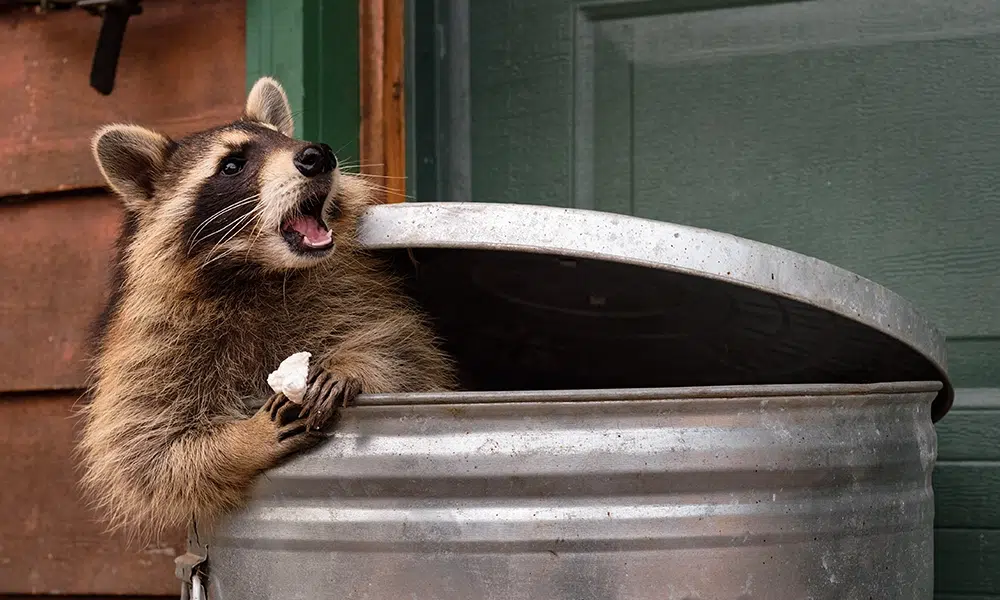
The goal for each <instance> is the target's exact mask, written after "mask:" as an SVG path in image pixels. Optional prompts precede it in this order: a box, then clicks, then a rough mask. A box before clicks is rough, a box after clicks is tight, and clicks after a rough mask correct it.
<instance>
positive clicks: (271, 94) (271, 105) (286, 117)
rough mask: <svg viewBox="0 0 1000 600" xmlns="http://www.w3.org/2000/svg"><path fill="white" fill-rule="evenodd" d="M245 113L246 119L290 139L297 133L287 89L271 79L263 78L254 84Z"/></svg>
mask: <svg viewBox="0 0 1000 600" xmlns="http://www.w3.org/2000/svg"><path fill="white" fill-rule="evenodd" d="M243 113H244V116H245V118H246V119H248V120H250V121H257V122H259V123H264V124H265V125H270V126H272V127H274V128H275V129H277V130H278V131H280V132H281V133H283V134H285V135H287V136H288V137H292V135H293V134H294V133H295V121H294V119H292V107H291V106H290V105H289V104H288V96H287V95H286V94H285V88H283V87H281V84H280V83H278V82H277V81H275V80H274V79H272V78H270V77H261V78H260V79H258V80H257V83H255V84H253V88H252V89H251V90H250V94H249V95H248V96H247V105H246V108H244V109H243Z"/></svg>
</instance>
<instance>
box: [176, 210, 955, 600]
mask: <svg viewBox="0 0 1000 600" xmlns="http://www.w3.org/2000/svg"><path fill="white" fill-rule="evenodd" d="M360 237H361V239H362V241H363V243H364V244H366V245H367V246H368V247H369V248H371V249H372V250H373V251H379V252H386V253H387V254H388V255H389V256H391V257H392V258H393V263H394V264H395V266H396V268H399V269H404V270H407V271H408V272H409V277H408V281H409V282H410V285H411V286H412V293H413V295H414V297H415V298H417V299H418V300H419V301H420V302H422V303H423V305H424V306H425V308H426V309H427V310H428V312H429V313H430V314H431V315H432V316H433V318H434V320H435V322H436V326H437V328H438V329H439V331H440V333H441V334H442V336H443V337H444V338H445V339H447V340H448V344H449V349H450V350H451V351H452V353H453V354H454V355H455V357H456V358H457V360H458V362H459V364H460V367H461V369H462V377H463V380H464V382H465V384H466V386H467V388H468V389H473V390H477V391H473V392H461V393H452V394H401V395H369V396H363V397H362V398H360V399H359V402H358V406H355V407H352V408H349V409H346V410H345V411H344V413H343V417H342V419H341V421H340V423H339V425H338V429H337V433H336V435H335V436H334V437H333V438H332V439H331V440H330V441H329V442H328V443H326V444H324V445H323V446H321V447H319V448H317V449H316V450H314V451H311V452H309V453H307V454H303V455H300V456H298V457H296V458H295V459H293V460H292V461H290V462H289V463H287V464H285V465H284V466H282V467H279V468H277V469H274V470H272V471H271V472H269V473H268V476H267V477H266V478H262V479H261V481H260V483H259V485H258V487H257V489H256V491H255V499H254V501H253V503H252V504H251V505H250V506H249V507H248V508H247V509H246V510H245V511H243V512H241V513H239V514H236V515H234V516H233V517H232V518H231V519H229V520H228V521H227V522H226V523H224V524H223V526H222V527H221V528H220V529H219V530H218V531H216V532H215V533H214V534H213V537H211V538H210V539H192V540H191V545H192V546H191V547H192V549H193V550H194V551H195V553H196V554H197V553H198V552H201V553H203V554H206V555H207V561H206V562H205V563H204V564H203V565H202V567H203V568H204V570H205V572H206V578H207V585H208V590H207V591H208V598H210V599H211V600H217V599H218V600H223V599H234V598H239V599H241V600H254V599H279V598H280V599H282V600H297V599H302V600H305V599H309V600H314V599H325V598H330V599H337V600H348V599H372V600H374V599H392V600H396V599H403V598H416V599H435V600H437V599H441V600H444V599H449V600H450V599H455V600H459V599H461V600H472V599H490V600H492V599H496V600H501V599H502V600H511V599H519V598H526V599H552V600H583V599H590V598H593V599H602V600H604V599H607V600H612V599H614V600H619V599H621V600H624V599H632V600H652V599H656V600H667V599H672V600H682V599H683V600H694V599H698V600H709V599H711V600H736V599H743V600H750V599H753V600H763V599H776V600H778V599H780V600H799V599H807V598H809V599H813V600H826V599H829V600H849V599H868V598H873V599H878V600H924V599H926V600H931V598H932V596H933V518H934V504H933V493H932V490H931V470H932V468H933V464H934V459H935V456H936V451H937V445H936V437H935V432H934V427H933V424H932V421H936V420H937V419H940V418H941V417H942V416H943V415H944V414H945V413H946V412H947V410H948V408H949V407H950V405H951V402H952V398H953V390H952V388H951V385H950V383H949V381H948V378H947V375H946V372H945V356H944V342H943V339H942V338H941V336H940V335H939V334H938V333H937V332H936V331H935V330H934V329H933V328H932V327H931V326H930V324H929V323H927V322H926V321H925V320H924V319H923V318H921V317H920V316H919V315H918V314H917V313H916V312H915V311H914V310H913V308H912V307H911V306H910V305H909V304H908V303H907V302H906V301H904V300H903V299H902V298H900V297H898V296H896V295H895V294H893V293H892V292H890V291H888V290H886V289H884V288H882V287H880V286H878V285H876V284H874V283H872V282H870V281H867V280H865V279H862V278H860V277H858V276H856V275H854V274H851V273H848V272H845V271H843V270H841V269H838V268H836V267H833V266H831V265H829V264H827V263H824V262H822V261H819V260H815V259H812V258H808V257H805V256H801V255H798V254H795V253H792V252H788V251H786V250H782V249H779V248H775V247H772V246H768V245H765V244H760V243H756V242H751V241H748V240H744V239H740V238H737V237H733V236H730V235H725V234H720V233H716V232H712V231H706V230H701V229H694V228H690V227H683V226H678V225H672V224H668V223H662V222H657V221H649V220H644V219H637V218H632V217H625V216H618V215H610V214H604V213H597V212H589V211H579V210H570V209H557V208H547V207H534V206H509V205H489V204H451V203H449V204H404V205H397V206H384V207H377V208H374V209H372V210H371V211H370V212H369V213H368V215H367V216H366V218H365V220H364V221H363V224H362V228H361V232H360ZM411 251H412V252H411ZM411 254H412V255H411ZM206 550H207V552H206Z"/></svg>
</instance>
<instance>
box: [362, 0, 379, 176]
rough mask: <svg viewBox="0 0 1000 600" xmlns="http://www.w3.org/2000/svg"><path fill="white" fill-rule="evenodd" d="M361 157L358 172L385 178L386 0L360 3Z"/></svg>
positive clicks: (371, 0)
mask: <svg viewBox="0 0 1000 600" xmlns="http://www.w3.org/2000/svg"><path fill="white" fill-rule="evenodd" d="M358 17H359V27H360V29H359V32H358V35H359V45H360V50H359V55H360V62H361V65H360V68H361V70H360V73H359V79H360V94H361V131H360V140H361V158H360V163H361V164H362V165H364V166H363V167H361V168H359V171H361V172H363V173H368V174H370V175H375V176H381V175H385V164H384V163H385V149H384V146H383V144H384V142H385V133H384V125H385V119H384V114H383V111H384V110H385V107H384V104H383V101H382V95H383V91H384V89H385V86H384V85H383V78H382V73H383V65H384V63H385V0H359V2H358Z"/></svg>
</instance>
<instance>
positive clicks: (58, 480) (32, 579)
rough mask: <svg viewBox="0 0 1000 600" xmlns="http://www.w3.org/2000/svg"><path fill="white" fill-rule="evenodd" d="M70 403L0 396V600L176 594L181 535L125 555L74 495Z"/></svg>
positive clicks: (63, 397)
mask: <svg viewBox="0 0 1000 600" xmlns="http://www.w3.org/2000/svg"><path fill="white" fill-rule="evenodd" d="M78 397H79V393H59V394H44V395H37V394H36V395H31V394H23V395H4V396H2V397H0V456H3V457H4V459H3V461H0V482H3V493H2V494H0V514H2V515H3V518H2V519H0V594H5V593H6V594H80V595H88V594H109V595H110V594H133V595H177V594H178V593H179V584H178V582H177V580H176V579H175V578H174V573H173V559H174V557H175V556H176V555H177V554H178V553H179V552H182V551H183V550H182V548H183V546H182V542H181V540H182V536H181V535H180V534H179V533H176V534H174V535H173V536H172V537H170V538H168V539H166V541H164V542H163V543H161V544H159V545H156V546H155V547H149V548H146V549H128V548H126V546H125V544H124V543H123V541H122V540H121V539H118V538H114V537H110V536H108V535H106V534H105V533H104V532H103V528H102V527H101V526H100V525H99V524H98V523H97V522H96V521H95V519H94V516H95V515H94V514H93V513H92V512H91V511H90V510H88V509H87V508H86V506H85V504H84V502H83V500H82V498H81V497H80V494H79V492H78V486H77V472H76V469H75V466H74V459H73V456H72V444H73V439H74V432H75V430H76V426H77V424H78V421H77V419H75V418H73V417H72V409H73V405H74V403H75V402H76V401H77V399H78Z"/></svg>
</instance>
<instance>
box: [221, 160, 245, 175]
mask: <svg viewBox="0 0 1000 600" xmlns="http://www.w3.org/2000/svg"><path fill="white" fill-rule="evenodd" d="M246 164H247V159H245V158H243V157H241V156H227V157H226V158H224V159H222V164H220V165H219V173H221V174H223V175H228V176H233V175H236V174H238V173H239V172H240V171H242V170H243V166H244V165H246Z"/></svg>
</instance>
